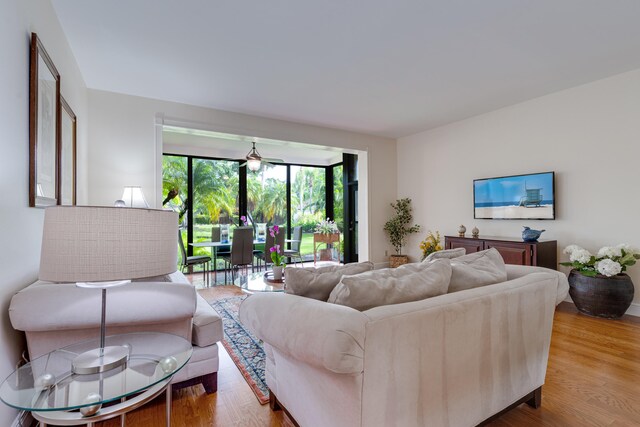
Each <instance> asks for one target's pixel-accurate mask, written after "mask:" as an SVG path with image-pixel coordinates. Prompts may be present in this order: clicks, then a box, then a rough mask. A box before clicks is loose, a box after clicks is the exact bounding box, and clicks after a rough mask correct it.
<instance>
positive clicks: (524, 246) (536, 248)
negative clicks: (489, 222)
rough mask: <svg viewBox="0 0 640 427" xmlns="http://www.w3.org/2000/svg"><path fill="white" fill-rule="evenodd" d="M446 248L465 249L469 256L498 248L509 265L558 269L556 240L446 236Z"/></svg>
mask: <svg viewBox="0 0 640 427" xmlns="http://www.w3.org/2000/svg"><path fill="white" fill-rule="evenodd" d="M444 246H445V249H455V248H465V249H466V250H467V253H468V254H470V253H472V252H479V251H483V250H485V249H490V248H496V249H497V250H498V252H500V255H502V258H504V262H505V263H507V264H515V265H534V266H538V267H546V268H551V269H553V270H557V269H558V242H557V241H555V240H544V241H539V242H523V241H522V240H520V239H509V238H505V237H478V238H474V237H456V236H444Z"/></svg>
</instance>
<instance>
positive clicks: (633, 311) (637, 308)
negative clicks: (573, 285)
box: [564, 295, 640, 317]
mask: <svg viewBox="0 0 640 427" xmlns="http://www.w3.org/2000/svg"><path fill="white" fill-rule="evenodd" d="M564 300H565V301H566V302H569V303H571V304H573V301H572V300H571V297H570V296H569V295H567V297H566V298H565V299H564ZM625 314H628V315H629V316H636V317H640V304H638V303H635V302H634V303H631V306H630V307H629V309H628V310H627V312H626V313H625Z"/></svg>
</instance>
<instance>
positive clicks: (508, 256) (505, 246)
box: [484, 240, 531, 265]
mask: <svg viewBox="0 0 640 427" xmlns="http://www.w3.org/2000/svg"><path fill="white" fill-rule="evenodd" d="M484 247H485V249H491V248H496V249H497V250H498V252H500V255H502V258H503V259H504V262H505V264H515V265H531V245H526V244H522V243H508V242H493V241H490V240H485V242H484Z"/></svg>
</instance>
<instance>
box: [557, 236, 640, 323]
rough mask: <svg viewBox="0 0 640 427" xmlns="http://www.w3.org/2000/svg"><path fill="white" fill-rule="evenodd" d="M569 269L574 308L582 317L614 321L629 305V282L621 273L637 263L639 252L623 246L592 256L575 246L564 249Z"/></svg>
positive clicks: (611, 247) (630, 282)
mask: <svg viewBox="0 0 640 427" xmlns="http://www.w3.org/2000/svg"><path fill="white" fill-rule="evenodd" d="M564 253H565V254H567V255H569V262H561V263H560V264H561V265H564V266H569V267H572V270H571V273H569V295H571V299H572V300H573V302H574V303H575V305H576V308H577V309H578V310H579V311H580V312H582V313H585V314H588V315H590V316H596V317H604V318H607V319H617V318H619V317H622V315H623V314H624V313H625V312H626V311H627V309H628V308H629V306H630V305H631V302H632V301H633V293H634V288H633V282H632V281H631V278H630V277H629V276H628V275H627V274H625V273H624V272H625V271H626V270H627V267H630V266H632V265H634V264H635V263H636V260H637V259H640V250H638V249H635V248H632V247H630V246H629V245H626V244H621V245H618V246H605V247H603V248H600V250H599V251H598V253H597V254H596V255H592V254H591V253H590V252H589V251H588V250H586V249H583V248H581V247H580V246H577V245H570V246H567V247H566V248H565V249H564Z"/></svg>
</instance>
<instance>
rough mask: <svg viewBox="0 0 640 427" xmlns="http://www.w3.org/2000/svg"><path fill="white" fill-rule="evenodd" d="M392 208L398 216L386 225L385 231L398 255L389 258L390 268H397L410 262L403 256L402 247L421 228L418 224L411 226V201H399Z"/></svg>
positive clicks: (392, 204)
mask: <svg viewBox="0 0 640 427" xmlns="http://www.w3.org/2000/svg"><path fill="white" fill-rule="evenodd" d="M391 207H392V208H393V209H394V210H395V211H396V214H395V216H394V217H392V218H391V219H390V220H389V221H387V222H386V223H385V225H384V231H386V232H387V234H388V235H389V241H390V242H391V245H392V246H393V248H394V249H395V251H396V254H395V255H391V257H390V258H389V264H390V266H391V267H393V268H395V267H398V266H400V265H402V264H406V263H407V262H409V257H408V256H406V255H402V246H404V244H405V242H406V240H407V237H408V236H409V234H412V233H417V232H418V231H419V230H420V226H419V225H418V224H414V225H412V226H409V224H411V222H412V221H413V214H412V213H411V199H409V198H404V199H398V200H396V202H395V203H391Z"/></svg>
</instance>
